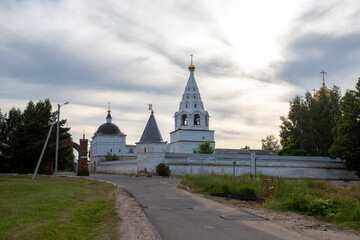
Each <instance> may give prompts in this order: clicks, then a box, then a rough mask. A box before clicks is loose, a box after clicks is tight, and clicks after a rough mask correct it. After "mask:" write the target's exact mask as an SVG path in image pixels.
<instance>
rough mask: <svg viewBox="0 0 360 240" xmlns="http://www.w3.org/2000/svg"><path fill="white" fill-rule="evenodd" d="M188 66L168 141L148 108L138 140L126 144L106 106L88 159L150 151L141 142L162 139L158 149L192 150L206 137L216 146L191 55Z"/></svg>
mask: <svg viewBox="0 0 360 240" xmlns="http://www.w3.org/2000/svg"><path fill="white" fill-rule="evenodd" d="M191 57H192V56H191ZM189 70H190V76H189V79H188V81H187V84H186V87H185V91H184V94H183V96H182V100H181V101H180V107H179V111H177V112H175V115H174V119H175V130H174V131H173V132H171V133H170V143H169V144H167V143H166V142H163V140H162V137H161V134H160V130H159V127H158V125H157V123H156V120H155V117H154V112H153V111H152V109H151V116H150V118H149V121H148V123H147V125H146V127H145V129H144V132H143V134H142V136H141V139H140V141H139V142H138V143H136V146H135V145H127V144H126V135H125V134H124V133H123V132H121V131H120V129H119V128H118V126H116V125H115V124H114V123H112V117H111V114H110V113H111V110H110V106H109V109H108V115H107V117H106V123H104V124H102V125H101V126H100V127H99V128H98V129H97V131H96V132H95V134H94V136H93V137H92V141H91V148H90V162H97V163H99V162H101V161H103V160H105V158H106V156H107V155H112V156H114V155H115V156H117V157H119V159H124V160H126V159H129V157H130V158H131V157H133V156H135V155H138V154H139V153H141V152H143V151H145V152H146V150H147V151H149V150H150V149H152V148H153V147H154V146H152V147H148V148H146V146H145V147H143V146H144V144H145V145H151V144H152V143H156V146H158V145H159V144H160V143H161V144H160V145H161V150H160V149H157V150H159V151H163V152H171V153H194V152H195V151H196V150H197V148H198V146H199V144H200V143H202V142H205V141H209V142H210V145H211V147H212V148H215V141H214V130H209V113H208V112H207V111H206V110H205V109H204V104H203V102H202V100H201V96H200V92H199V88H198V86H197V84H196V81H195V76H194V71H195V65H194V64H193V60H192V58H191V64H190V65H189Z"/></svg>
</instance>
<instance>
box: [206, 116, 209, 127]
mask: <svg viewBox="0 0 360 240" xmlns="http://www.w3.org/2000/svg"><path fill="white" fill-rule="evenodd" d="M208 125H209V115H206V116H205V126H208Z"/></svg>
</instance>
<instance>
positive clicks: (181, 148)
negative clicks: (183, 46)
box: [167, 60, 215, 153]
mask: <svg viewBox="0 0 360 240" xmlns="http://www.w3.org/2000/svg"><path fill="white" fill-rule="evenodd" d="M189 70H190V76H189V79H188V82H187V84H186V87H185V91H184V94H183V96H182V100H181V102H180V106H179V111H177V112H175V115H174V119H175V130H174V131H173V132H171V133H170V144H169V145H168V147H167V150H168V151H169V152H172V153H194V151H196V150H197V148H198V146H199V144H200V143H203V142H206V141H208V142H210V145H211V147H212V148H215V141H214V130H209V113H208V112H207V111H205V109H204V104H203V102H202V100H201V96H200V92H199V88H198V86H197V84H196V81H195V76H194V71H195V66H194V65H193V63H192V60H191V64H190V66H189Z"/></svg>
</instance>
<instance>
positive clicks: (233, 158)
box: [165, 153, 359, 180]
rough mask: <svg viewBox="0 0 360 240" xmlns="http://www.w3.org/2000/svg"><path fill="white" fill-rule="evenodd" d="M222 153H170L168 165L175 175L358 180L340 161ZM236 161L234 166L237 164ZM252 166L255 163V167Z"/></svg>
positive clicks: (321, 158)
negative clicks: (256, 175) (244, 174)
mask: <svg viewBox="0 0 360 240" xmlns="http://www.w3.org/2000/svg"><path fill="white" fill-rule="evenodd" d="M254 156H255V158H253V160H252V159H251V156H250V155H219V154H216V155H215V154H201V155H200V154H176V153H167V154H166V155H165V164H167V165H168V166H169V167H170V169H171V173H172V174H173V175H181V176H182V175H185V174H209V173H220V174H234V173H235V175H237V176H238V175H241V174H243V173H251V172H252V173H256V174H265V175H272V176H279V177H285V178H314V179H344V180H351V179H359V178H358V177H357V176H356V175H355V172H353V171H349V170H347V169H346V167H345V164H344V162H343V161H342V160H340V159H330V158H327V157H294V156H264V155H257V156H256V155H254ZM234 162H235V165H234ZM252 163H253V164H252Z"/></svg>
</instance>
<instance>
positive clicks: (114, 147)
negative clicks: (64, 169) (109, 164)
mask: <svg viewBox="0 0 360 240" xmlns="http://www.w3.org/2000/svg"><path fill="white" fill-rule="evenodd" d="M110 112H111V111H110V109H109V110H108V115H107V117H106V123H104V124H102V125H101V126H100V127H99V128H98V130H97V131H96V132H95V134H94V136H93V137H92V141H91V147H90V162H91V164H93V163H94V161H96V162H97V163H98V162H100V161H103V160H105V158H106V155H109V154H111V155H115V156H118V157H127V156H135V152H136V146H135V145H126V135H125V134H124V133H122V132H121V131H120V129H119V128H118V127H117V126H116V125H115V124H113V123H112V118H111V115H110Z"/></svg>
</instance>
